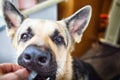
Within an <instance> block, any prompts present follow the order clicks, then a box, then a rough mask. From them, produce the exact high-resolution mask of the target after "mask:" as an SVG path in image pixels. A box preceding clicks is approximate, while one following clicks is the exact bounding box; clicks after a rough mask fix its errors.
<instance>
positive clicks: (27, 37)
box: [21, 33, 32, 42]
mask: <svg viewBox="0 0 120 80" xmlns="http://www.w3.org/2000/svg"><path fill="white" fill-rule="evenodd" d="M31 38H32V35H31V34H29V33H23V34H22V35H21V41H23V42H26V41H28V40H29V39H31Z"/></svg>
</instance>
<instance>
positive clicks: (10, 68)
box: [0, 63, 23, 73]
mask: <svg viewBox="0 0 120 80" xmlns="http://www.w3.org/2000/svg"><path fill="white" fill-rule="evenodd" d="M22 68H23V67H21V66H19V65H17V64H12V63H4V64H0V71H1V72H2V73H9V72H14V71H16V70H18V69H22Z"/></svg>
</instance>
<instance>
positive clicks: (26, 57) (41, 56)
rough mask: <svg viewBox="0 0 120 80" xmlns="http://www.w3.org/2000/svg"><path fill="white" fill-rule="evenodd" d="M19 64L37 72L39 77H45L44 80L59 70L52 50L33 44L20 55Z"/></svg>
mask: <svg viewBox="0 0 120 80" xmlns="http://www.w3.org/2000/svg"><path fill="white" fill-rule="evenodd" d="M18 64H19V65H21V66H23V67H25V68H27V69H28V70H29V71H35V72H37V73H38V76H39V78H41V79H42V78H44V79H42V80H46V79H47V78H48V77H49V78H50V77H53V76H55V75H56V71H57V63H56V60H55V57H54V56H53V55H52V53H51V51H50V50H49V49H46V50H42V49H40V47H38V46H33V45H30V46H28V47H27V48H26V49H25V50H24V51H23V53H22V54H21V55H20V56H19V58H18ZM41 79H40V80H41Z"/></svg>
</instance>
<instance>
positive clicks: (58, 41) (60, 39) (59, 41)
mask: <svg viewBox="0 0 120 80" xmlns="http://www.w3.org/2000/svg"><path fill="white" fill-rule="evenodd" d="M53 41H54V42H55V43H56V44H63V43H64V38H63V37H62V36H60V35H59V36H55V37H54V39H53Z"/></svg>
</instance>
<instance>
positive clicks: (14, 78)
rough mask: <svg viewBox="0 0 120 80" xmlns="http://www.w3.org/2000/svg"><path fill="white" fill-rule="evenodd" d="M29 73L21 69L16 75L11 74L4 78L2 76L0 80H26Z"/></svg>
mask: <svg viewBox="0 0 120 80" xmlns="http://www.w3.org/2000/svg"><path fill="white" fill-rule="evenodd" d="M28 75H29V72H28V71H27V70H26V69H20V70H18V71H16V72H14V73H9V74H6V75H4V76H0V80H26V79H27V78H28Z"/></svg>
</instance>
